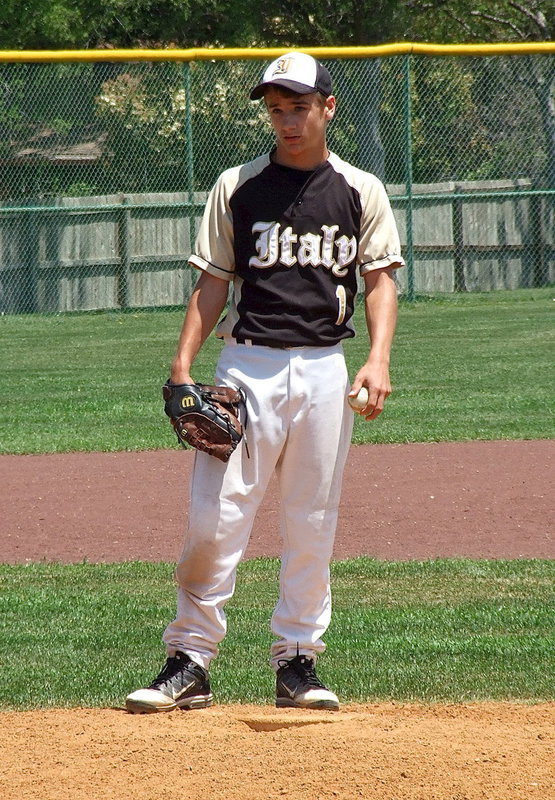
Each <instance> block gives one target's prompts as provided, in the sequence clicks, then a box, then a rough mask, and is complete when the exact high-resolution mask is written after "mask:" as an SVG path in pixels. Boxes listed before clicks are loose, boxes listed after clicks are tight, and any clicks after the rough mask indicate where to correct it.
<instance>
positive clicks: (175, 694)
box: [125, 650, 213, 714]
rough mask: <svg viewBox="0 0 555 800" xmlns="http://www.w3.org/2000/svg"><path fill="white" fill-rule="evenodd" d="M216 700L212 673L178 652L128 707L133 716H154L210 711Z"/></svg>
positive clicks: (129, 700)
mask: <svg viewBox="0 0 555 800" xmlns="http://www.w3.org/2000/svg"><path fill="white" fill-rule="evenodd" d="M212 699H213V698H212V692H211V691H210V680H209V678H208V672H207V671H206V670H205V669H204V668H203V667H201V666H200V665H199V664H195V662H194V661H191V659H190V658H189V656H187V655H185V653H182V652H181V651H179V650H178V651H177V653H176V654H175V656H173V657H171V658H168V660H167V661H166V663H165V664H164V667H163V669H162V671H161V672H160V674H159V675H158V677H157V678H155V680H153V681H152V683H151V684H150V686H149V687H148V688H146V689H137V691H136V692H132V693H131V694H130V695H128V696H127V698H126V700H125V707H126V708H127V710H128V711H130V712H131V713H132V714H153V713H155V712H157V711H173V710H174V708H187V709H192V708H207V707H208V706H211V705H212Z"/></svg>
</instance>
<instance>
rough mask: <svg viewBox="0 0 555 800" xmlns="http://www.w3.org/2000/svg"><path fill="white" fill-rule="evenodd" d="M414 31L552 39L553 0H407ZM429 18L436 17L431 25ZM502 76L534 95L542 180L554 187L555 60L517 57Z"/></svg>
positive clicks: (449, 36) (467, 37)
mask: <svg viewBox="0 0 555 800" xmlns="http://www.w3.org/2000/svg"><path fill="white" fill-rule="evenodd" d="M407 5H408V8H410V9H411V10H412V11H413V12H414V14H415V20H414V31H415V34H416V35H417V36H418V37H419V38H423V39H424V40H427V39H428V38H429V37H430V35H431V37H432V39H435V40H436V41H437V40H438V39H439V40H441V41H447V42H448V41H453V40H455V41H463V42H481V41H488V42H542V41H552V40H553V39H555V4H553V2H552V0H520V1H518V2H517V1H516V0H408V3H407ZM430 18H433V19H434V20H435V24H434V26H433V27H431V28H430V27H427V26H428V25H429V21H430ZM505 73H506V76H505V80H508V81H509V82H510V83H511V84H513V85H515V84H516V85H520V86H521V87H522V89H523V91H530V92H532V93H533V95H534V96H535V98H536V101H537V103H538V108H539V111H540V119H541V125H542V128H543V133H544V138H545V145H546V147H545V152H546V155H545V162H546V164H545V170H544V176H545V183H546V186H547V187H549V188H551V189H555V60H554V59H553V57H552V56H551V55H546V56H545V57H540V56H536V57H534V58H529V57H527V56H515V57H513V58H512V59H510V60H509V61H507V67H506V68H505Z"/></svg>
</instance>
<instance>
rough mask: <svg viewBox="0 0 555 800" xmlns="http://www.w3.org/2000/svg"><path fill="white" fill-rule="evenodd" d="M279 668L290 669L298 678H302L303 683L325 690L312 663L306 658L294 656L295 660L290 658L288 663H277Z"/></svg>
mask: <svg viewBox="0 0 555 800" xmlns="http://www.w3.org/2000/svg"><path fill="white" fill-rule="evenodd" d="M279 666H280V667H282V668H285V669H292V670H293V671H294V672H296V673H297V675H298V676H299V677H300V678H302V680H303V682H304V683H306V684H307V685H308V686H311V687H312V688H315V689H325V688H326V687H325V686H324V684H323V683H322V681H320V680H319V679H318V676H317V675H316V671H315V668H314V661H312V659H310V658H307V657H306V656H295V658H292V659H291V660H290V661H282V662H279Z"/></svg>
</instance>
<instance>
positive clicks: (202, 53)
mask: <svg viewBox="0 0 555 800" xmlns="http://www.w3.org/2000/svg"><path fill="white" fill-rule="evenodd" d="M287 50H302V51H303V52H305V53H310V54H311V55H313V56H316V57H318V58H376V57H378V56H398V55H406V54H409V55H410V54H416V55H428V56H496V55H530V54H546V53H555V42H505V43H495V44H492V43H486V42H483V43H476V44H429V43H422V42H397V43H394V44H382V45H375V46H372V47H301V46H299V47H289V48H287V47H260V48H256V47H231V48H230V47H222V48H218V49H215V48H209V47H195V48H189V49H180V48H159V49H147V48H145V49H113V50H111V49H101V50H100V49H99V50H96V49H94V50H0V62H14V63H15V62H20V63H29V62H46V63H48V62H68V61H215V60H222V59H235V58H236V59H272V58H277V57H278V56H280V55H281V54H282V53H284V52H286V51H287Z"/></svg>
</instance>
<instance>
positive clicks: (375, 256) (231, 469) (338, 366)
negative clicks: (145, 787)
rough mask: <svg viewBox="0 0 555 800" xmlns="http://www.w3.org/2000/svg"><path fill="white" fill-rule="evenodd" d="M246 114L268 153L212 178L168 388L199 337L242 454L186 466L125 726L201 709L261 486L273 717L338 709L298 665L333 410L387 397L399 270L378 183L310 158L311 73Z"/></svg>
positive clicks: (315, 616)
mask: <svg viewBox="0 0 555 800" xmlns="http://www.w3.org/2000/svg"><path fill="white" fill-rule="evenodd" d="M250 97H251V99H252V100H259V99H262V100H263V102H264V103H265V105H266V108H267V111H268V113H269V116H270V120H271V123H272V126H273V129H274V132H275V138H276V144H275V147H274V149H273V150H272V152H271V153H269V154H266V155H262V156H260V157H259V158H257V159H255V160H254V161H251V162H250V163H248V164H244V165H242V166H239V167H235V168H232V169H228V170H226V171H225V172H224V173H223V174H222V175H221V176H220V178H219V179H218V181H217V182H216V184H215V186H214V188H213V189H212V192H211V194H210V196H209V198H208V202H207V205H206V209H205V213H204V217H203V221H202V225H201V228H200V231H199V234H198V238H197V241H196V245H195V252H194V253H193V254H192V255H191V256H190V258H189V263H190V264H191V265H192V266H193V267H195V268H197V269H198V270H199V271H200V277H199V280H198V282H197V284H196V287H195V290H194V292H193V294H192V297H191V300H190V303H189V305H188V309H187V313H186V315H185V320H184V323H183V328H182V331H181V335H180V338H179V343H178V347H177V353H176V356H175V359H174V361H173V364H172V369H171V378H170V380H171V382H172V383H174V384H182V383H191V382H192V381H193V378H192V375H191V372H192V367H193V362H194V360H195V357H196V356H197V354H198V352H199V350H200V348H201V346H202V344H203V342H204V341H205V340H206V338H207V336H208V335H209V334H210V332H211V331H212V330H213V328H214V327H216V334H217V336H219V337H221V338H222V339H223V340H224V346H223V348H222V351H221V356H220V359H219V362H218V365H217V370H216V381H215V382H216V384H220V385H227V386H233V387H237V388H239V389H241V390H242V391H243V392H244V395H245V397H246V409H247V415H248V424H247V438H248V441H247V444H246V445H245V443H244V442H242V443H241V444H240V445H239V446H238V447H237V449H236V450H235V452H234V453H233V454H232V455H231V457H230V459H229V461H228V462H227V463H222V462H221V461H219V460H217V459H215V458H213V457H211V456H210V455H207V454H206V453H204V452H198V451H197V452H196V454H195V465H194V470H193V475H192V480H191V488H190V505H189V520H188V528H187V532H186V536H185V543H184V547H183V552H182V555H181V557H180V559H179V563H178V565H177V569H176V579H177V584H178V601H177V615H176V618H175V620H174V621H173V622H171V624H169V625H168V627H167V628H166V630H165V633H164V636H163V640H164V643H165V646H166V650H167V661H166V663H165V665H164V667H163V669H162V671H161V672H160V674H159V675H158V676H157V677H156V679H155V680H154V681H153V683H152V684H151V685H150V686H149V687H148V688H145V689H139V690H138V691H135V692H133V693H131V694H130V695H129V696H128V697H127V701H126V705H127V709H128V710H129V711H131V712H135V713H141V712H143V713H144V712H154V711H171V710H172V709H175V708H177V707H180V708H204V707H206V706H209V705H211V703H212V693H211V690H210V681H209V674H208V670H209V666H210V663H211V661H212V659H213V658H215V657H216V655H217V653H218V645H219V643H220V642H221V641H222V639H223V637H224V635H225V633H226V618H225V611H224V608H225V605H226V602H227V601H228V600H229V599H230V597H231V596H232V594H233V591H234V584H235V574H236V568H237V565H238V563H239V561H240V559H241V557H242V555H243V553H244V552H245V548H246V547H247V543H248V540H249V535H250V533H251V528H252V525H253V521H254V518H255V514H256V511H257V509H258V507H259V505H260V503H261V501H262V498H263V496H264V493H265V490H266V487H267V486H268V482H269V480H270V477H271V475H272V473H273V472H274V471H275V472H276V474H277V479H278V483H279V489H280V494H281V506H280V510H281V511H280V513H281V519H280V533H281V538H282V541H283V552H282V559H281V571H280V594H279V600H278V603H277V605H276V607H275V609H274V611H273V615H272V621H271V624H272V631H273V634H274V636H275V641H274V643H273V645H272V649H271V665H272V667H273V668H274V670H275V672H276V705H277V706H292V707H297V708H326V709H333V710H335V709H337V708H339V701H338V698H337V696H336V695H335V694H334V692H332V691H331V690H330V689H328V688H327V687H326V686H325V685H324V684H323V683H322V682H321V681H320V680H319V678H318V677H317V675H316V671H315V664H316V659H317V656H318V655H319V654H321V653H323V652H324V649H325V644H324V641H323V636H324V633H325V631H326V629H327V627H328V625H329V623H330V615H331V600H330V578H329V563H330V559H331V556H332V548H333V542H334V535H335V530H336V524H337V515H338V507H339V499H340V488H341V480H342V473H343V469H344V465H345V461H346V457H347V452H348V448H349V445H350V441H351V433H352V425H353V412H352V410H351V409H350V408H349V405H348V403H347V398H348V396H349V395H350V396H355V395H357V394H358V392H359V390H360V389H361V388H363V387H364V388H366V389H367V390H368V402H367V403H366V405H365V406H364V408H363V409H362V410H361V413H362V414H363V416H364V417H365V418H366V419H369V420H373V419H375V418H376V417H377V416H378V414H380V413H381V411H382V409H383V405H384V401H385V399H386V398H387V396H388V395H389V394H390V391H391V387H390V381H389V357H390V349H391V342H392V338H393V334H394V329H395V322H396V310H397V293H396V288H395V283H394V279H393V270H394V269H396V268H397V267H400V266H402V265H403V259H402V258H401V251H400V245H399V237H398V233H397V229H396V226H395V222H394V218H393V214H392V211H391V207H390V204H389V201H388V198H387V195H386V192H385V189H384V187H383V185H382V183H380V181H379V180H378V179H377V178H376V177H374V176H373V175H370V174H368V173H365V172H362V171H361V170H359V169H357V168H355V167H354V166H351V165H350V164H347V163H346V162H344V161H342V160H341V159H340V158H338V157H337V156H336V155H334V154H333V153H330V152H329V150H328V148H327V144H326V129H327V126H328V124H329V123H330V121H331V120H332V119H333V117H334V114H335V110H336V103H335V98H334V96H333V94H332V84H331V78H330V74H329V72H328V70H327V69H326V68H325V67H324V66H323V65H322V64H320V63H319V62H318V61H316V60H315V59H314V58H312V57H311V56H309V55H307V54H305V53H300V52H291V53H287V54H285V55H284V56H282V57H281V58H278V59H277V60H275V61H274V62H273V63H271V64H270V66H269V67H268V68H267V69H266V71H265V72H264V75H263V77H262V79H261V81H260V83H259V84H258V85H257V86H256V87H255V88H254V89H253V90H252V92H251V95H250ZM357 272H358V274H360V275H361V276H362V278H363V281H364V298H365V299H364V302H365V310H366V320H367V328H368V335H369V339H370V343H371V346H370V350H369V356H368V359H367V361H366V363H365V364H363V365H362V367H361V368H360V370H359V371H358V373H357V375H356V376H355V378H354V380H353V382H352V384H350V382H349V378H348V375H347V370H346V365H345V360H344V355H343V349H342V342H343V340H344V339H347V338H349V337H352V336H354V335H355V332H354V329H353V326H352V321H351V317H352V314H353V307H354V302H355V295H356V292H357ZM230 282H232V284H233V292H232V298H231V300H230V303H229V308H228V310H227V313H226V314H225V316H223V318H222V319H221V320H220V317H221V315H222V313H223V312H224V309H225V307H226V303H227V299H228V287H229V284H230Z"/></svg>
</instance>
